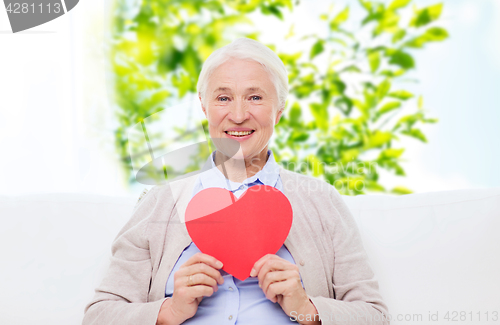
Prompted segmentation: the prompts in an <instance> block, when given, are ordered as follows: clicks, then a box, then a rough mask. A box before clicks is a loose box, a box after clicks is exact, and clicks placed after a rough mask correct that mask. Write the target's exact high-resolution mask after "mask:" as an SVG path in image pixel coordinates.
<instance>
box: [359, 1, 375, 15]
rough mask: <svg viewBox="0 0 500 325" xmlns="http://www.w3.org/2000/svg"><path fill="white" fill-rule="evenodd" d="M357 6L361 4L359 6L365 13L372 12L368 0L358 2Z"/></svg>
mask: <svg viewBox="0 0 500 325" xmlns="http://www.w3.org/2000/svg"><path fill="white" fill-rule="evenodd" d="M359 4H361V6H362V7H363V8H365V10H367V11H370V12H371V11H372V3H371V2H370V1H368V0H359Z"/></svg>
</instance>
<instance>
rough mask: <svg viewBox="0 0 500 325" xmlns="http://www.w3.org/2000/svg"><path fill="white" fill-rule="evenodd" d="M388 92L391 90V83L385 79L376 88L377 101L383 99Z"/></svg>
mask: <svg viewBox="0 0 500 325" xmlns="http://www.w3.org/2000/svg"><path fill="white" fill-rule="evenodd" d="M389 90H391V82H390V81H389V79H385V80H384V81H382V82H381V83H380V85H378V87H377V98H378V99H379V100H382V99H384V97H385V96H386V95H387V93H388V92H389Z"/></svg>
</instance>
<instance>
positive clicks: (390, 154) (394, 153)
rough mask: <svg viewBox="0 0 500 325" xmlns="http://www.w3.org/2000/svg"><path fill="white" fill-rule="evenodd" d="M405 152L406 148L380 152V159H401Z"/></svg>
mask: <svg viewBox="0 0 500 325" xmlns="http://www.w3.org/2000/svg"><path fill="white" fill-rule="evenodd" d="M404 151H405V149H404V148H401V149H393V148H389V149H384V150H382V152H380V155H379V159H395V158H399V157H401V155H402V154H403V152H404Z"/></svg>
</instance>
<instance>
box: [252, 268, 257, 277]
mask: <svg viewBox="0 0 500 325" xmlns="http://www.w3.org/2000/svg"><path fill="white" fill-rule="evenodd" d="M256 275H257V270H255V269H253V268H252V271H250V276H256Z"/></svg>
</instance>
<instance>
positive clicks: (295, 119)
mask: <svg viewBox="0 0 500 325" xmlns="http://www.w3.org/2000/svg"><path fill="white" fill-rule="evenodd" d="M301 115H302V108H301V107H300V105H299V103H298V102H295V103H293V105H292V107H291V108H290V125H292V126H293V125H297V124H299V122H300V116H301Z"/></svg>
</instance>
